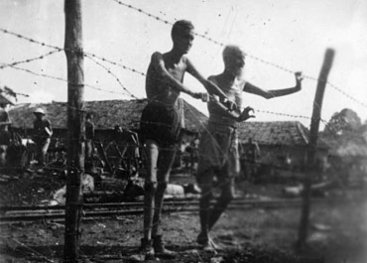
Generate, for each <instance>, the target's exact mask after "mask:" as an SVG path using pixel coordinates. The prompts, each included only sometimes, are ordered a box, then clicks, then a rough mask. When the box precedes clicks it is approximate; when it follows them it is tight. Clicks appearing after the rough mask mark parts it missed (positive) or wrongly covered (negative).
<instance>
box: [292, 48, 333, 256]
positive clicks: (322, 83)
mask: <svg viewBox="0 0 367 263" xmlns="http://www.w3.org/2000/svg"><path fill="white" fill-rule="evenodd" d="M334 54H335V51H334V50H333V49H330V48H329V49H327V50H326V52H325V57H324V62H323V64H322V68H321V71H320V75H319V78H318V82H317V89H316V94H315V99H314V102H313V110H312V119H311V127H310V139H309V143H308V149H307V160H306V162H307V164H306V175H305V178H304V183H303V189H304V191H303V200H302V211H301V219H300V224H299V229H298V241H297V248H298V249H301V248H302V247H303V246H304V245H305V243H306V239H307V234H308V226H309V217H310V208H311V184H312V179H313V175H314V173H315V167H316V158H315V157H316V149H317V135H318V131H319V125H320V117H321V108H322V101H323V98H324V91H325V87H326V84H327V78H328V75H329V72H330V69H331V66H332V63H333V59H334Z"/></svg>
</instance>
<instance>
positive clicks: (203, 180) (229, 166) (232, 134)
mask: <svg viewBox="0 0 367 263" xmlns="http://www.w3.org/2000/svg"><path fill="white" fill-rule="evenodd" d="M223 61H224V66H225V68H224V72H223V73H221V74H219V75H215V76H210V77H209V80H210V81H212V82H213V83H214V84H216V85H218V87H219V88H220V89H222V91H223V92H224V93H225V94H226V95H227V97H228V99H229V100H233V101H235V102H236V104H237V107H236V108H237V109H236V110H234V111H228V110H226V109H225V108H224V107H223V106H222V105H221V104H220V103H218V101H216V100H211V101H210V102H209V103H208V110H209V122H208V125H207V129H206V130H205V131H204V132H203V133H202V135H201V140H200V145H199V166H198V176H197V179H198V184H199V186H200V187H201V191H202V196H201V198H200V224H201V232H200V234H199V235H198V238H197V242H198V243H199V244H200V245H201V246H202V248H203V249H204V250H208V251H215V247H216V246H215V244H214V243H213V241H212V240H211V239H210V236H209V231H210V230H211V229H212V227H213V226H214V224H215V223H216V222H217V220H218V219H219V217H220V215H221V214H222V213H223V212H224V210H225V209H226V207H227V205H228V204H229V203H230V201H231V200H232V199H233V196H234V178H235V177H236V176H237V174H238V173H239V166H240V165H239V154H238V138H237V131H236V128H237V123H238V122H242V121H245V120H247V119H248V118H251V117H254V116H252V115H250V112H251V111H252V109H251V108H250V107H247V108H245V109H244V110H243V111H242V112H241V111H240V109H241V107H242V92H243V91H244V92H248V93H253V94H257V95H260V96H262V97H264V98H267V99H270V98H273V97H278V96H283V95H288V94H292V93H294V92H297V91H299V90H301V81H302V76H301V73H299V72H297V73H296V74H295V78H296V86H295V87H292V88H286V89H280V90H269V91H267V90H264V89H261V88H259V87H257V86H255V85H252V84H251V83H249V82H246V81H244V80H243V79H242V78H241V77H242V69H243V67H244V65H245V54H244V52H243V51H241V49H240V48H239V47H237V46H233V45H229V46H226V47H225V48H224V51H223ZM214 97H215V96H214ZM215 175H216V177H217V179H218V183H219V186H220V188H221V191H222V192H221V195H220V197H219V198H218V200H217V202H216V204H215V205H214V207H213V208H212V209H210V201H211V199H212V197H213V195H212V188H213V179H214V176H215Z"/></svg>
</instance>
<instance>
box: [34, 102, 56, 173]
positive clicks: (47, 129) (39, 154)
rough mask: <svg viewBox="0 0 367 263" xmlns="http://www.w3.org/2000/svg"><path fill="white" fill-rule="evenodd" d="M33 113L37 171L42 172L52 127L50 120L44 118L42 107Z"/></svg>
mask: <svg viewBox="0 0 367 263" xmlns="http://www.w3.org/2000/svg"><path fill="white" fill-rule="evenodd" d="M33 114H34V115H35V117H36V119H35V120H34V122H33V128H34V136H33V140H34V142H35V143H36V158H37V161H38V166H39V169H38V170H37V172H39V173H42V172H43V167H44V166H45V159H46V154H47V150H48V147H49V146H50V142H51V136H52V128H51V123H50V121H49V120H47V119H46V118H45V115H46V114H45V111H44V110H43V109H42V108H38V109H36V110H35V111H34V112H33Z"/></svg>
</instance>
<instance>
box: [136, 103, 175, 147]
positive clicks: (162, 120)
mask: <svg viewBox="0 0 367 263" xmlns="http://www.w3.org/2000/svg"><path fill="white" fill-rule="evenodd" d="M140 130H141V135H142V136H143V139H144V140H149V139H150V140H154V141H156V142H157V143H158V144H159V145H160V146H169V145H173V144H176V143H177V142H178V141H179V139H180V131H181V119H180V114H179V112H178V109H177V108H176V107H174V106H167V105H164V104H162V103H156V102H152V103H149V104H148V105H147V106H146V107H145V108H144V110H143V113H142V115H141V120H140Z"/></svg>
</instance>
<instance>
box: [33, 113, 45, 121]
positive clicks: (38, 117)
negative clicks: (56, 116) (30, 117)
mask: <svg viewBox="0 0 367 263" xmlns="http://www.w3.org/2000/svg"><path fill="white" fill-rule="evenodd" d="M34 115H35V116H36V119H38V120H42V119H43V114H41V113H35V114H34Z"/></svg>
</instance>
